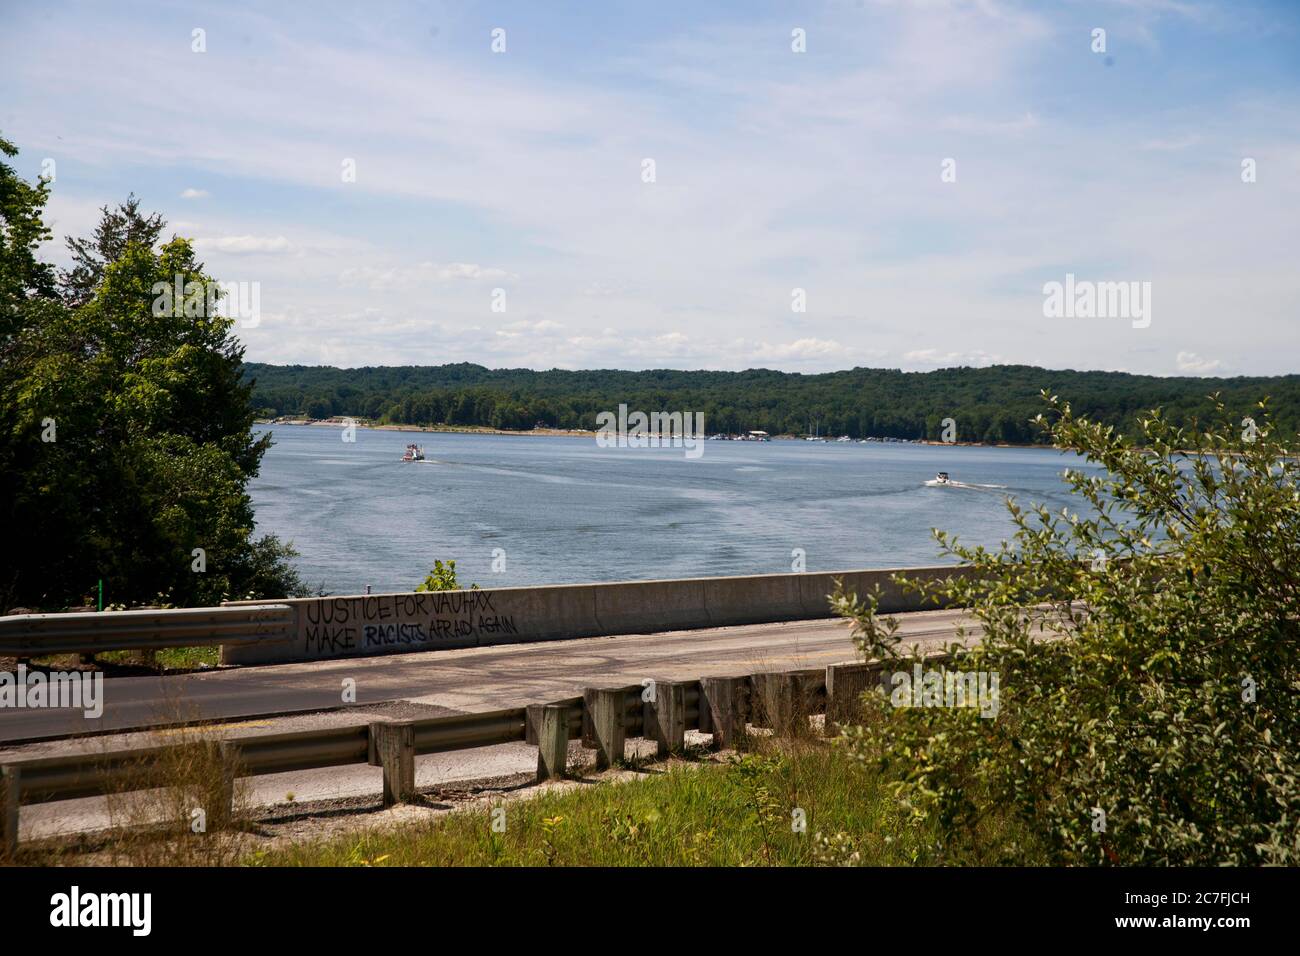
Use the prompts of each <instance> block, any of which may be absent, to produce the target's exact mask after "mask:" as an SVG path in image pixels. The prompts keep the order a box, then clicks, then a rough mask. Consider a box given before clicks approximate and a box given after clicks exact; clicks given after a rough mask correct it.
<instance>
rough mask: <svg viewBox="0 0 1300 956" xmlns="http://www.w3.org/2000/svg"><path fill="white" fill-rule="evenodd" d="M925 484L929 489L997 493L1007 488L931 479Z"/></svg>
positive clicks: (1004, 486)
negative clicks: (967, 489) (964, 489)
mask: <svg viewBox="0 0 1300 956" xmlns="http://www.w3.org/2000/svg"><path fill="white" fill-rule="evenodd" d="M925 484H926V486H927V487H930V488H971V489H974V490H975V491H998V490H1001V489H1005V488H1006V487H1007V486H1006V485H981V484H978V483H975V484H968V483H967V482H964V481H953V480H952V479H951V478H949V479H948V480H947V481H940V480H939V479H938V478H931V479H930V480H929V481H927V482H926V483H925Z"/></svg>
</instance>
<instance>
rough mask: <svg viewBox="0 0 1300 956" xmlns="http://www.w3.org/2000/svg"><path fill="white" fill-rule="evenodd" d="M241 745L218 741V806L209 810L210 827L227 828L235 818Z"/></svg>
mask: <svg viewBox="0 0 1300 956" xmlns="http://www.w3.org/2000/svg"><path fill="white" fill-rule="evenodd" d="M238 765H239V747H238V745H236V744H233V743H231V742H230V741H226V740H223V741H219V742H218V743H217V775H218V778H217V790H216V793H215V794H214V797H215V800H216V806H214V807H212V808H210V809H209V810H208V820H207V824H208V829H209V830H226V829H229V827H230V825H231V824H232V823H233V822H234V819H235V779H236V777H237V776H238V770H237V769H236V768H237V767H238Z"/></svg>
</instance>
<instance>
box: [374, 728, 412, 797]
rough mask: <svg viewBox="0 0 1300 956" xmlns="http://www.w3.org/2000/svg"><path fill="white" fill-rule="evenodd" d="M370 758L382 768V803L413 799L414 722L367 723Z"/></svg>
mask: <svg viewBox="0 0 1300 956" xmlns="http://www.w3.org/2000/svg"><path fill="white" fill-rule="evenodd" d="M370 740H371V747H372V749H373V753H374V759H375V760H376V761H377V762H378V763H379V766H380V767H382V768H383V770H384V806H385V807H391V806H392V805H393V804H395V803H410V802H412V800H414V799H415V724H414V723H413V722H411V721H409V720H393V721H380V720H377V721H375V722H374V723H372V724H371V725H370Z"/></svg>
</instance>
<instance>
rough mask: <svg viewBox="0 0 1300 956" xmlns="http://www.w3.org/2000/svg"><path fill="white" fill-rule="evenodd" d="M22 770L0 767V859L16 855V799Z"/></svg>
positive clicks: (9, 858) (18, 793) (12, 857)
mask: <svg viewBox="0 0 1300 956" xmlns="http://www.w3.org/2000/svg"><path fill="white" fill-rule="evenodd" d="M21 789H22V771H21V770H20V769H19V768H18V767H15V766H13V765H9V766H4V767H0V860H14V859H16V858H17V856H18V800H19V797H21V796H22V794H21Z"/></svg>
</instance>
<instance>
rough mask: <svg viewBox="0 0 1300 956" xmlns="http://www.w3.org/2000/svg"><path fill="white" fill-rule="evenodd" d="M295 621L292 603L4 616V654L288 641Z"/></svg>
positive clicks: (0, 634)
mask: <svg viewBox="0 0 1300 956" xmlns="http://www.w3.org/2000/svg"><path fill="white" fill-rule="evenodd" d="M293 623H294V610H293V608H292V607H290V606H289V605H288V604H247V605H235V606H232V607H195V608H167V609H157V610H154V609H150V610H143V611H76V612H73V613H71V614H11V615H9V616H7V617H0V654H3V655H5V656H8V657H23V658H29V657H42V656H45V655H47V654H95V653H99V652H101V651H114V650H122V649H127V648H130V649H140V650H157V649H160V648H164V647H195V646H199V645H203V644H248V643H254V642H258V641H265V640H268V639H274V638H276V637H283V638H286V639H287V638H288V637H289V631H290V628H291V627H292V626H293Z"/></svg>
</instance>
